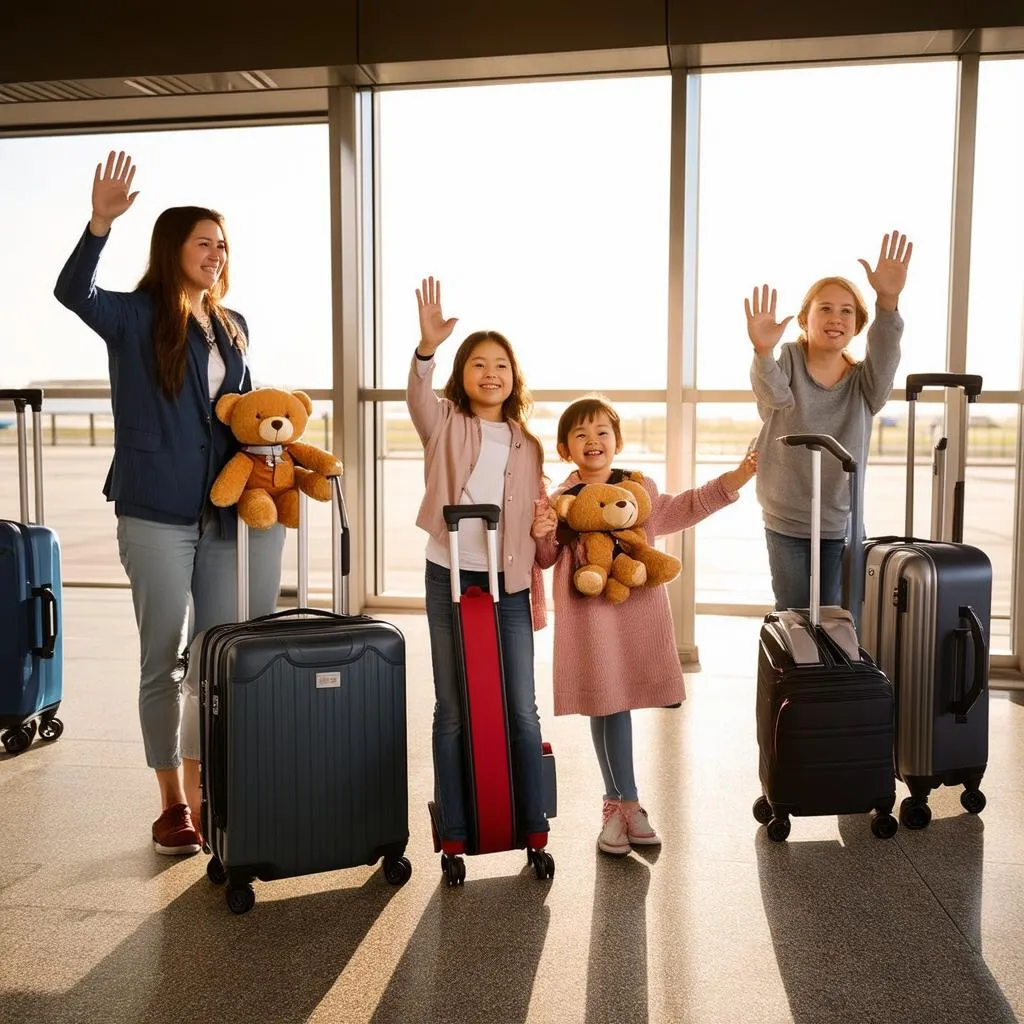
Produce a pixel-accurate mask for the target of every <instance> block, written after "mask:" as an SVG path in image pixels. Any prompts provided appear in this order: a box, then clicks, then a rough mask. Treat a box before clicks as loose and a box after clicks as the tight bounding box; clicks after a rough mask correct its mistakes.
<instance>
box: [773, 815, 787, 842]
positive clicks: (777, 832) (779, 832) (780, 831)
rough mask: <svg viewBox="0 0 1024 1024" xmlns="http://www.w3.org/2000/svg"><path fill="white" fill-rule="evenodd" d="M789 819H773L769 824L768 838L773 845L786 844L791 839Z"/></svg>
mask: <svg viewBox="0 0 1024 1024" xmlns="http://www.w3.org/2000/svg"><path fill="white" fill-rule="evenodd" d="M789 829H790V823H789V817H788V815H787V816H785V817H782V818H774V817H773V818H772V820H771V821H769V822H768V838H769V839H770V840H771V841H772V842H773V843H784V842H785V841H786V840H787V839H788V838H789Z"/></svg>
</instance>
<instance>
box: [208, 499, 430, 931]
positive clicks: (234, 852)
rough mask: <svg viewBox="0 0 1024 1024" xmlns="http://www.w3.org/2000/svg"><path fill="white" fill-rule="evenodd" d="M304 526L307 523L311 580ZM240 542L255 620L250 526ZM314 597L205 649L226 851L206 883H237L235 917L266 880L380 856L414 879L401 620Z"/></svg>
mask: <svg viewBox="0 0 1024 1024" xmlns="http://www.w3.org/2000/svg"><path fill="white" fill-rule="evenodd" d="M334 490H335V498H334V501H335V521H336V524H337V528H336V530H335V540H336V544H337V545H340V551H341V554H340V557H336V558H335V566H336V570H335V571H336V574H337V573H338V572H339V571H340V573H341V574H342V575H345V574H347V570H348V564H347V563H348V530H347V523H346V521H345V514H344V504H343V501H342V497H341V488H340V485H338V483H337V481H335V488H334ZM304 506H305V502H303V513H304V512H305V507H304ZM305 521H306V517H305V515H303V516H302V518H301V521H300V528H299V533H300V538H299V550H300V581H301V580H302V577H303V574H304V571H305V569H304V561H305V560H304V558H303V557H302V553H303V551H304V550H305V525H304V524H305ZM239 535H240V542H239V578H240V583H241V584H242V585H241V586H240V587H239V594H240V595H242V598H241V600H240V605H242V610H243V611H244V604H245V598H246V596H247V593H248V587H247V585H246V584H247V582H248V581H247V579H245V577H246V575H247V573H246V567H247V563H248V557H247V554H248V553H247V550H246V549H247V544H246V543H245V539H246V536H247V534H246V528H245V526H244V524H241V523H239ZM336 551H337V548H336ZM339 565H340V570H339ZM336 579H337V577H336ZM304 590H305V587H304V586H302V585H301V584H300V608H299V609H298V610H296V611H294V612H279V613H277V614H275V615H268V616H264V617H262V618H259V619H254V620H250V621H240V622H238V623H229V624H225V625H222V626H216V627H213V628H212V629H208V630H206V631H205V633H204V634H203V635H202V636H201V637H200V638H197V641H195V642H194V643H193V646H192V654H191V659H196V658H197V659H198V663H199V664H198V671H199V679H198V687H199V701H200V749H201V753H202V786H203V811H202V829H203V834H204V837H205V839H206V841H207V843H208V844H209V847H210V849H211V852H212V853H213V856H212V858H211V859H210V862H209V864H208V866H207V874H208V876H209V877H210V879H211V881H213V882H215V883H218V884H219V883H222V882H225V881H226V882H227V883H228V885H227V902H228V906H229V907H230V908H231V910H232V911H234V912H235V913H245V912H246V911H247V910H249V909H250V908H251V907H252V905H253V903H254V901H255V895H254V892H253V888H252V885H251V882H252V880H253V879H254V878H259V879H263V880H270V879H275V878H287V877H291V876H294V875H304V874H312V873H314V872H318V871H331V870H335V869H338V868H347V867H355V866H357V865H360V864H373V863H375V862H376V861H378V860H380V859H381V858H383V862H384V876H385V878H386V879H387V880H388V881H389V882H391V883H392V884H395V885H402V884H404V883H405V882H406V881H407V880H408V878H409V876H410V875H411V873H412V867H411V865H410V863H409V861H408V859H407V858H406V857H405V856H404V852H405V848H406V845H407V843H408V840H409V792H408V772H407V754H406V750H407V747H406V708H405V640H404V638H403V637H402V634H401V633H400V632H399V630H398V629H397V628H396V627H395V626H393V625H391V624H390V623H386V622H380V621H376V620H373V619H370V618H367V617H366V616H348V615H340V614H335V613H333V612H323V611H317V610H314V609H308V608H305V607H302V605H303V604H304V603H305V602H304V600H303V599H302V594H303V592H304ZM337 592H338V588H337V587H336V588H335V594H336V597H335V601H336V603H337ZM240 617H243V618H244V615H243V616H240ZM191 659H190V660H191ZM194 668H195V666H193V665H190V667H189V669H190V672H191V671H192V670H193V669H194Z"/></svg>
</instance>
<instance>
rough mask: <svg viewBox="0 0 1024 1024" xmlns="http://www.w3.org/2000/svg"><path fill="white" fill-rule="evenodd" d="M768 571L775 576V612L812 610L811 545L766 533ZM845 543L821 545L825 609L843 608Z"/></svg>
mask: <svg viewBox="0 0 1024 1024" xmlns="http://www.w3.org/2000/svg"><path fill="white" fill-rule="evenodd" d="M764 535H765V539H766V540H767V542H768V567H769V568H770V570H771V574H772V590H773V591H774V592H775V608H776V610H777V611H784V610H785V609H787V608H808V607H809V606H810V603H811V541H810V538H809V537H789V536H787V535H786V534H784V533H776V532H775V531H774V530H768V529H765V531H764ZM845 548H846V541H844V540H824V539H823V540H822V542H821V601H820V603H821V605H822V606H827V605H839V604H842V600H843V551H844V550H845Z"/></svg>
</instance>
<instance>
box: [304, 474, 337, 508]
mask: <svg viewBox="0 0 1024 1024" xmlns="http://www.w3.org/2000/svg"><path fill="white" fill-rule="evenodd" d="M299 487H300V488H302V491H303V493H304V494H308V495H309V496H310V497H311V498H313V499H314V500H315V501H330V500H331V482H330V480H328V479H327V477H325V476H322V475H321V474H320V473H303V474H302V477H301V478H300V479H299Z"/></svg>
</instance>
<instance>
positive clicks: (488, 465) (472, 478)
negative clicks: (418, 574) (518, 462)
mask: <svg viewBox="0 0 1024 1024" xmlns="http://www.w3.org/2000/svg"><path fill="white" fill-rule="evenodd" d="M480 426H481V427H482V428H483V429H482V431H481V433H482V435H483V436H482V437H481V444H480V458H479V459H478V460H477V463H476V466H474V467H473V472H472V473H470V475H469V480H468V481H466V488H465V490H464V491H463V492H462V497H461V498H460V499H459V504H460V505H497V506H498V508H502V507H503V502H504V498H505V467H506V466H507V465H508V455H509V452H510V451H511V449H512V430H511V428H510V427H509V425H508V424H507V423H506V422H505V421H504V420H502V421H501V422H500V423H492V422H491V421H489V420H481V421H480ZM496 540H497V544H498V570H499V572H500V571H501V564H502V558H501V533H500V532H499V533H498V536H497V538H496ZM427 560H428V561H430V562H434V563H435V564H436V565H443V566H445V567H447V568H449V569H450V568H451V566H450V565H449V564H448V562H449V559H448V545H447V544H439V543H438V542H437V541H436V540H434V538H433V537H431V538H430V539H429V540H428V541H427ZM459 565H460V567H461V568H463V569H476V570H481V571H483V572H486V571H487V525H486V524H485V523H484V521H483V520H482V519H474V520H472V521H468V520H467V521H466V522H463V523H462V524H461V525H460V526H459Z"/></svg>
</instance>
